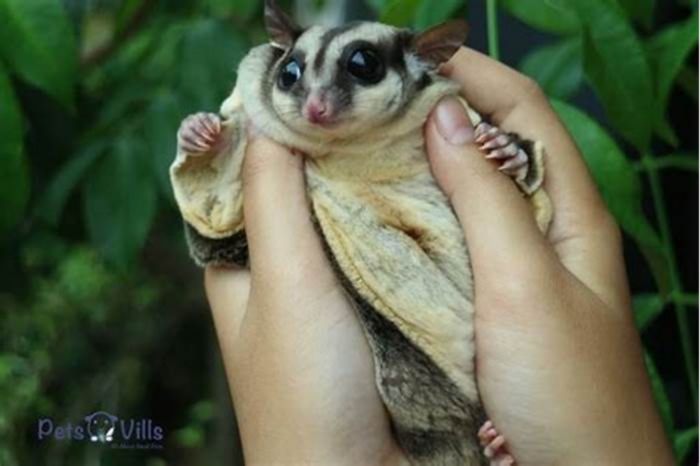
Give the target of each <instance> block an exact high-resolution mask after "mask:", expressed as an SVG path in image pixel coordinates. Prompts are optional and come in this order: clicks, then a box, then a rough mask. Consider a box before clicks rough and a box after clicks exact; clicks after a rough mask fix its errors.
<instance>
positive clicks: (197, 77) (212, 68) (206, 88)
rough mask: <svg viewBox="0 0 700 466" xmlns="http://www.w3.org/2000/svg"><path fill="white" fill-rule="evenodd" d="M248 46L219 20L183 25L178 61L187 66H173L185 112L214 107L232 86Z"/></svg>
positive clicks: (238, 35) (216, 106)
mask: <svg viewBox="0 0 700 466" xmlns="http://www.w3.org/2000/svg"><path fill="white" fill-rule="evenodd" d="M212 44H226V47H212ZM248 48H249V44H248V42H247V40H246V39H245V38H244V37H243V36H241V35H240V34H238V33H237V32H236V31H235V30H234V29H233V28H232V27H231V26H230V25H228V24H226V23H224V22H223V21H219V20H211V19H206V20H198V21H195V22H193V23H192V24H191V25H190V26H189V27H188V28H187V31H186V34H185V36H184V37H183V38H182V42H181V44H180V47H179V60H178V63H187V66H179V67H177V69H176V75H175V78H176V85H175V88H176V89H178V93H179V95H180V96H181V98H182V100H183V101H184V102H185V103H186V104H187V105H188V108H187V110H188V111H201V110H203V109H210V110H214V109H217V108H218V106H219V104H220V103H221V102H222V101H223V100H224V99H225V98H226V96H228V94H229V93H230V92H231V90H232V89H233V85H234V83H235V80H236V68H237V67H238V63H239V62H240V60H241V59H242V58H243V57H244V56H245V54H246V53H247V51H248ZM175 130H177V128H175Z"/></svg>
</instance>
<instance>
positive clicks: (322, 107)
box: [302, 94, 335, 126]
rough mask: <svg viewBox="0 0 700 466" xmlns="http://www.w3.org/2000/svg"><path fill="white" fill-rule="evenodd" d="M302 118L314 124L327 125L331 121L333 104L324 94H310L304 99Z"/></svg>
mask: <svg viewBox="0 0 700 466" xmlns="http://www.w3.org/2000/svg"><path fill="white" fill-rule="evenodd" d="M302 113H303V115H304V118H306V119H307V120H308V121H309V122H310V123H313V124H315V125H321V126H323V125H327V124H330V123H332V122H333V119H334V117H335V115H334V114H333V113H334V112H333V106H332V105H331V103H330V101H329V100H328V98H327V97H326V96H324V95H316V94H312V95H310V96H309V98H308V99H307V100H306V104H305V105H304V109H303V111H302Z"/></svg>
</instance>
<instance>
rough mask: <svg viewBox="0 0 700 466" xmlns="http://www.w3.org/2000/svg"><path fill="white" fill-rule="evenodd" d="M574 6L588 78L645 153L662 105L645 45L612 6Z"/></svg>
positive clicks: (596, 1) (606, 2)
mask: <svg viewBox="0 0 700 466" xmlns="http://www.w3.org/2000/svg"><path fill="white" fill-rule="evenodd" d="M572 5H574V6H575V10H576V11H577V12H578V15H579V18H580V20H581V23H582V25H583V30H584V34H583V37H584V70H585V71H586V76H587V77H588V79H589V80H590V81H591V83H592V85H593V87H594V89H595V90H596V92H597V94H598V96H599V97H600V100H601V103H602V104H603V107H604V108H605V111H606V113H607V115H608V117H609V118H610V121H611V122H612V124H613V125H614V126H615V128H616V129H617V130H618V131H619V132H620V134H622V136H623V137H625V139H627V140H628V141H630V142H631V143H632V144H634V146H635V147H637V149H638V150H639V151H640V152H645V151H646V150H647V148H648V146H649V143H650V140H651V133H652V128H653V124H654V121H655V116H654V114H655V110H656V105H655V103H654V95H653V87H652V79H651V71H650V68H649V64H648V63H647V59H646V54H645V52H644V49H643V47H642V44H641V43H640V41H639V39H638V37H637V35H636V34H635V32H634V30H633V29H632V27H631V26H630V24H629V23H628V22H627V20H626V19H625V16H624V13H623V12H622V11H621V9H620V7H619V6H617V4H615V3H614V2H613V1H612V0H578V1H575V2H573V3H572Z"/></svg>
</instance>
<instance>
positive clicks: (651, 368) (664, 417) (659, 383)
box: [644, 352, 673, 438]
mask: <svg viewBox="0 0 700 466" xmlns="http://www.w3.org/2000/svg"><path fill="white" fill-rule="evenodd" d="M644 362H645V363H646V367H647V374H648V375H649V381H650V382H651V389H652V392H653V394H654V400H655V401H656V406H657V407H658V409H659V414H660V415H661V421H662V422H663V425H664V430H666V435H668V437H669V438H672V436H673V412H672V411H671V401H670V400H669V398H668V394H667V393H666V387H664V381H663V379H662V378H661V376H660V375H659V371H658V370H656V365H655V364H654V360H653V359H652V358H651V355H650V354H649V353H646V352H645V353H644Z"/></svg>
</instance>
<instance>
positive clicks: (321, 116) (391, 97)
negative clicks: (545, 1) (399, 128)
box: [265, 0, 467, 138]
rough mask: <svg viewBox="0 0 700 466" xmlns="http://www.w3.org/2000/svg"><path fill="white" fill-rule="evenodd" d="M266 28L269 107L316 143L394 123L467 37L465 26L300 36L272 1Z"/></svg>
mask: <svg viewBox="0 0 700 466" xmlns="http://www.w3.org/2000/svg"><path fill="white" fill-rule="evenodd" d="M265 24H266V27H267V31H268V34H269V36H270V42H271V45H272V46H273V47H274V49H275V55H274V62H273V64H272V66H270V67H269V68H268V70H269V76H268V77H267V83H266V85H267V95H268V96H269V99H270V100H269V104H271V107H272V109H273V110H274V112H275V113H276V116H277V118H279V119H280V120H281V121H282V122H283V123H284V124H285V125H286V126H288V127H289V128H291V129H292V130H294V131H296V132H299V133H303V134H307V135H311V136H319V137H323V136H327V137H343V138H347V137H352V136H354V135H358V136H359V135H361V134H363V133H364V132H366V131H367V130H368V129H377V128H379V127H381V126H382V125H384V124H386V123H387V122H389V121H391V120H393V119H395V118H397V116H399V115H401V114H402V112H404V111H405V110H406V107H407V106H408V104H409V103H410V102H411V101H412V99H413V98H414V97H415V96H416V95H417V94H419V93H420V92H422V91H423V90H424V89H426V88H427V87H428V86H430V85H431V83H432V82H433V80H434V79H435V76H436V72H437V69H438V67H439V66H440V64H441V63H444V62H445V61H447V60H448V59H449V58H450V57H451V56H452V55H453V54H454V53H455V52H456V51H457V50H458V49H459V47H460V46H461V45H462V44H463V43H464V40H465V39H466V34H467V25H466V23H465V22H463V21H451V22H447V23H444V24H441V25H439V26H436V27H434V28H432V29H430V30H428V31H426V32H423V33H413V32H411V31H409V30H406V29H397V28H394V27H391V26H387V25H384V24H380V23H373V22H356V23H350V24H347V25H344V26H340V27H336V28H324V27H320V26H314V27H311V28H309V29H306V30H304V29H302V28H300V27H299V26H298V25H297V24H296V23H295V22H294V21H293V20H292V19H291V18H290V17H289V16H287V15H286V14H285V13H284V12H283V11H282V10H281V9H280V8H279V7H278V6H277V5H276V4H275V2H274V1H273V0H268V1H266V4H265Z"/></svg>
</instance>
